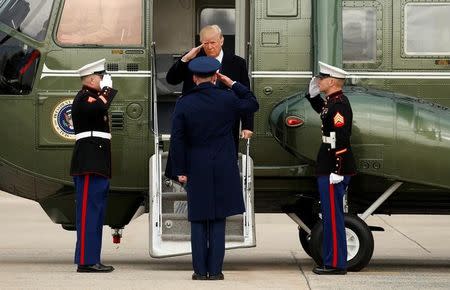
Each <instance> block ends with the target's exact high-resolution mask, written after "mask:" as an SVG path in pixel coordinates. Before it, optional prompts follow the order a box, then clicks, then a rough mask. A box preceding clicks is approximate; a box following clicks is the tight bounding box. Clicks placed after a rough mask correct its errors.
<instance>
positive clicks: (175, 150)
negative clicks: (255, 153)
mask: <svg viewBox="0 0 450 290" xmlns="http://www.w3.org/2000/svg"><path fill="white" fill-rule="evenodd" d="M257 110H258V102H257V101H256V98H255V96H254V95H253V93H252V92H251V91H250V90H249V89H248V88H246V87H245V86H243V85H242V84H240V83H235V84H234V85H233V87H232V90H227V89H222V88H219V87H217V86H215V85H214V84H212V83H210V82H207V83H202V84H200V85H198V86H196V87H194V88H193V89H192V90H191V91H190V92H188V93H187V94H186V95H184V96H183V97H181V98H180V99H179V100H178V101H177V104H176V106H175V110H174V114H173V119H172V133H171V142H170V155H171V161H170V162H172V164H171V165H172V172H173V174H174V175H177V176H179V175H186V176H187V177H188V182H187V185H186V190H187V198H188V219H189V220H190V221H200V220H208V219H209V220H211V219H216V218H224V217H227V216H231V215H235V214H240V213H243V212H244V211H245V208H244V201H243V197H242V186H241V181H240V177H239V168H238V164H237V160H236V148H235V146H234V141H233V133H232V127H233V124H234V122H235V121H236V119H237V118H239V114H240V113H254V112H256V111H257Z"/></svg>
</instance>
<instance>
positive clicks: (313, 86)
mask: <svg viewBox="0 0 450 290" xmlns="http://www.w3.org/2000/svg"><path fill="white" fill-rule="evenodd" d="M319 94H320V89H319V83H318V79H317V78H316V77H313V78H312V79H311V81H310V82H309V96H310V97H311V98H314V97H315V96H318V95H319Z"/></svg>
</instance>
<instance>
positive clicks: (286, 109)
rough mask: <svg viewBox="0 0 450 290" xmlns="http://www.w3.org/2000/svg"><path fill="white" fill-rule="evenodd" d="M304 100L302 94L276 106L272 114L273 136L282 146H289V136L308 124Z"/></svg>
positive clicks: (270, 122)
mask: <svg viewBox="0 0 450 290" xmlns="http://www.w3.org/2000/svg"><path fill="white" fill-rule="evenodd" d="M303 99H304V98H303V97H302V94H298V95H295V96H292V97H290V98H288V99H286V100H284V101H282V102H281V103H279V104H278V105H276V106H275V107H274V108H273V110H272V112H271V114H270V118H269V124H270V127H271V130H272V134H273V136H274V137H275V139H276V140H277V141H278V142H279V143H280V144H281V145H282V146H285V145H287V144H286V142H287V141H288V140H287V138H288V135H290V134H292V133H293V132H294V131H296V129H299V128H301V127H303V126H304V125H305V123H306V120H305V114H304V112H305V106H304V101H303Z"/></svg>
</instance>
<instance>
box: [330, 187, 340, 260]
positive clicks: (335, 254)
mask: <svg viewBox="0 0 450 290" xmlns="http://www.w3.org/2000/svg"><path fill="white" fill-rule="evenodd" d="M330 208H331V232H332V234H333V267H334V268H336V267H337V259H338V247H337V246H338V245H337V236H336V232H337V230H336V207H335V204H334V185H333V184H330Z"/></svg>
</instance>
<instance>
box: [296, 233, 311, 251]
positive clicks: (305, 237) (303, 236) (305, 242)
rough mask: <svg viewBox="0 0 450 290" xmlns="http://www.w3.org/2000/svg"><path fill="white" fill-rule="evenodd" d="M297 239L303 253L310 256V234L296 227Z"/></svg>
mask: <svg viewBox="0 0 450 290" xmlns="http://www.w3.org/2000/svg"><path fill="white" fill-rule="evenodd" d="M298 239H299V240H300V245H302V248H303V251H305V253H306V254H307V255H308V256H310V257H312V256H311V249H310V242H311V234H308V233H307V232H306V231H305V230H303V229H302V228H301V227H298Z"/></svg>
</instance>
